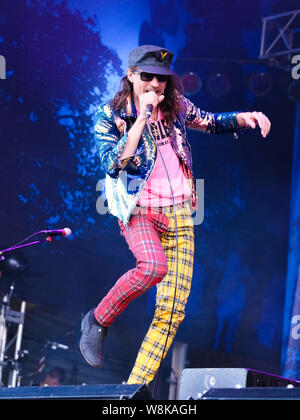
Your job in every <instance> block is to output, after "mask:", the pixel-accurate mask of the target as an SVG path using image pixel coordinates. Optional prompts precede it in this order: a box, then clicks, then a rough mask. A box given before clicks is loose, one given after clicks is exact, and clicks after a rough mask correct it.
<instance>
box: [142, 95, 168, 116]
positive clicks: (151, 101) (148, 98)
mask: <svg viewBox="0 0 300 420" xmlns="http://www.w3.org/2000/svg"><path fill="white" fill-rule="evenodd" d="M164 98H165V97H164V95H157V94H156V92H154V91H150V92H146V93H143V94H142V95H140V96H139V101H140V113H141V115H145V116H146V118H147V119H149V118H150V117H151V114H152V111H153V110H155V109H156V108H157V106H158V105H159V104H160V103H161V102H162V101H163V100H164Z"/></svg>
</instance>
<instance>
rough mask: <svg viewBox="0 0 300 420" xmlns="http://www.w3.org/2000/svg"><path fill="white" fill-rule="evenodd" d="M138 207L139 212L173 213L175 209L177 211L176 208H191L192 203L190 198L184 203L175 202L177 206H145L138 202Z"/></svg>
mask: <svg viewBox="0 0 300 420" xmlns="http://www.w3.org/2000/svg"><path fill="white" fill-rule="evenodd" d="M136 207H137V212H138V213H142V214H147V213H152V214H157V213H172V212H173V211H176V210H179V209H182V208H187V209H191V204H190V200H187V201H184V202H183V203H177V204H175V206H173V205H170V206H162V207H144V206H140V205H139V204H137V205H136Z"/></svg>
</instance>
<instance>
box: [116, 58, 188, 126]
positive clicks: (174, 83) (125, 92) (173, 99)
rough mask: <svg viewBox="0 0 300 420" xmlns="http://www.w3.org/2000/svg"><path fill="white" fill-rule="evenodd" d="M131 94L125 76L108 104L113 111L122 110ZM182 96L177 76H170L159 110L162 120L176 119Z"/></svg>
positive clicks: (135, 69) (130, 87) (131, 87)
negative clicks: (161, 113)
mask: <svg viewBox="0 0 300 420" xmlns="http://www.w3.org/2000/svg"><path fill="white" fill-rule="evenodd" d="M129 69H130V70H131V71H132V72H135V71H137V70H138V69H139V68H138V67H136V66H131V67H129ZM132 94H133V84H132V83H131V82H130V81H129V80H128V77H127V76H124V77H123V78H122V79H121V82H120V86H119V90H118V92H117V93H116V95H115V97H114V98H113V99H112V100H111V102H110V104H111V106H112V108H113V109H115V110H117V109H123V108H124V106H125V105H126V102H127V98H128V96H129V95H132ZM180 95H183V85H182V82H181V80H180V78H179V76H177V75H172V76H170V77H169V80H168V81H167V84H166V88H165V92H164V96H165V99H164V100H163V101H162V102H161V103H160V109H161V111H162V112H163V114H164V119H165V120H167V121H171V120H173V119H175V118H176V115H178V114H179V112H180V111H181V105H180V101H179V96H180Z"/></svg>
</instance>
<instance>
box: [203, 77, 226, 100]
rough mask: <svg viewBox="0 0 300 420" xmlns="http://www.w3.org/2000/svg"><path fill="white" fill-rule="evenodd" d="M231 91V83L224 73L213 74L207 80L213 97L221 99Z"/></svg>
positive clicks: (208, 88)
mask: <svg viewBox="0 0 300 420" xmlns="http://www.w3.org/2000/svg"><path fill="white" fill-rule="evenodd" d="M230 89H231V82H230V80H229V78H228V77H227V76H226V74H224V73H219V72H217V73H213V74H212V75H211V76H209V78H208V80H207V90H208V91H209V93H210V94H211V95H212V96H215V97H217V98H221V97H222V96H225V95H227V93H229V91H230Z"/></svg>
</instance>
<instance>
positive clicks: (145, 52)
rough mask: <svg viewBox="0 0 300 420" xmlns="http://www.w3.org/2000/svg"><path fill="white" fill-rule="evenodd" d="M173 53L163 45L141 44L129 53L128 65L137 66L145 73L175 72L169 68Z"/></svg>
mask: <svg viewBox="0 0 300 420" xmlns="http://www.w3.org/2000/svg"><path fill="white" fill-rule="evenodd" d="M173 55H174V54H173V53H172V52H171V51H169V50H167V49H166V48H164V47H157V46H155V45H141V46H139V47H137V48H135V49H134V50H132V51H131V52H130V54H129V59H128V63H129V66H137V67H139V68H140V69H141V70H142V71H144V72H146V73H155V74H169V75H172V74H175V72H174V71H173V70H170V66H171V63H172V58H173Z"/></svg>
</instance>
